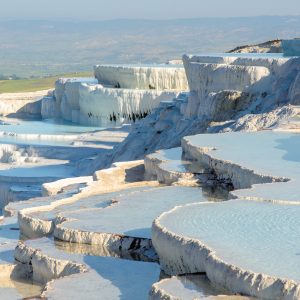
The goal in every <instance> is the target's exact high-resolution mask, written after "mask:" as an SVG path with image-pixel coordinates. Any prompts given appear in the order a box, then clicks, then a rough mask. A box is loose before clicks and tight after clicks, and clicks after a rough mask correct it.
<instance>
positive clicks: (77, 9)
mask: <svg viewBox="0 0 300 300" xmlns="http://www.w3.org/2000/svg"><path fill="white" fill-rule="evenodd" d="M260 15H300V0H284V1H283V0H1V9H0V20H7V19H8V20H14V19H23V20H24V19H26V20H27V19H39V20H41V19H47V20H51V19H60V20H61V19H71V20H107V19H120V18H121V19H124V18H125V19H175V18H176V19H177V18H199V17H240V16H260Z"/></svg>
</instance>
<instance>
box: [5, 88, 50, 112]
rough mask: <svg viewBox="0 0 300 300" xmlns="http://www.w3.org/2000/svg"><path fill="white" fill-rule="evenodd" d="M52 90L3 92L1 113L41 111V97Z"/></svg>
mask: <svg viewBox="0 0 300 300" xmlns="http://www.w3.org/2000/svg"><path fill="white" fill-rule="evenodd" d="M49 92H50V90H43V91H38V92H27V93H2V94H0V115H2V116H7V115H9V114H22V113H23V114H34V115H39V114H40V113H41V101H40V100H41V99H42V98H43V97H44V96H46V95H47V94H48V93H49Z"/></svg>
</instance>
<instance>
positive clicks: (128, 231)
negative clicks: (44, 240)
mask: <svg viewBox="0 0 300 300" xmlns="http://www.w3.org/2000/svg"><path fill="white" fill-rule="evenodd" d="M116 200H117V202H116V203H115V204H114V205H112V206H109V207H107V208H104V209H101V208H92V209H83V210H78V211H77V212H70V213H67V212H65V213H62V214H60V217H61V221H62V223H61V224H58V225H57V226H56V227H55V230H54V236H55V237H56V238H58V239H60V240H63V241H68V242H75V243H87V244H100V245H106V246H107V247H108V248H112V249H115V248H117V249H130V250H132V251H142V252H143V251H147V250H148V249H152V244H151V240H150V238H151V224H152V222H153V220H154V219H155V218H156V217H157V216H158V215H160V214H161V213H162V212H164V211H166V210H168V209H170V208H173V207H174V206H176V205H182V204H187V203H193V202H201V201H204V200H205V198H204V197H203V194H202V190H201V189H200V188H192V187H161V188H154V189H149V190H146V191H144V190H143V191H138V192H135V193H132V194H129V195H123V196H120V197H118V198H117V199H116Z"/></svg>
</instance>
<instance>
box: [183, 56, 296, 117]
mask: <svg viewBox="0 0 300 300" xmlns="http://www.w3.org/2000/svg"><path fill="white" fill-rule="evenodd" d="M183 62H184V66H185V69H186V73H187V78H188V82H189V87H190V91H191V95H190V97H189V101H188V104H187V106H186V109H185V111H184V112H183V113H184V115H185V117H197V118H203V117H207V118H208V119H211V120H214V121H219V120H220V119H222V118H218V119H214V117H215V115H217V116H220V114H222V113H223V111H224V110H220V108H223V109H224V105H225V106H226V105H227V104H228V98H227V97H226V93H225V94H224V95H225V97H224V98H222V97H220V92H224V91H225V92H226V91H231V92H232V93H234V92H243V93H245V94H248V95H249V97H250V99H249V98H247V97H245V94H244V95H242V96H243V97H242V99H239V101H246V102H245V103H244V104H245V105H244V106H246V105H248V106H249V109H251V106H250V105H251V103H256V105H254V109H255V107H257V105H258V103H259V106H260V108H261V110H263V109H266V108H267V107H269V108H270V107H272V106H274V105H278V103H284V102H291V103H293V102H294V103H297V100H296V99H295V98H297V96H296V95H297V94H298V92H297V86H298V83H297V82H296V81H295V79H296V77H297V74H298V73H299V63H300V59H299V58H283V57H282V58H280V57H278V58H276V57H273V58H271V57H266V58H264V57H238V56H226V55H224V56H212V57H210V56H187V55H184V56H183ZM293 83H294V85H293ZM292 85H293V88H292V87H291V86H292ZM215 94H218V97H217V98H216V97H215ZM293 98H294V100H292V99H293ZM235 100H236V99H234V101H235ZM226 102H227V103H226ZM239 106H243V103H239ZM233 107H234V106H233ZM229 108H230V109H231V105H229ZM218 109H219V111H217V112H216V110H218ZM252 109H253V108H252ZM226 112H227V111H226V110H225V113H226ZM249 112H250V110H249Z"/></svg>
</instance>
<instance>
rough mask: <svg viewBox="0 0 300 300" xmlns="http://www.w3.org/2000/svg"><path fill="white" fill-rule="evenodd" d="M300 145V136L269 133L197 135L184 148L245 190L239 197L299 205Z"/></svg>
mask: <svg viewBox="0 0 300 300" xmlns="http://www.w3.org/2000/svg"><path fill="white" fill-rule="evenodd" d="M237 141H239V142H238V144H237ZM299 143H300V138H299V135H298V134H295V133H289V132H277V131H275V132H274V131H270V130H268V131H261V132H253V133H246V132H236V133H226V134H215V135H209V134H208V135H196V136H191V137H185V138H184V139H183V143H182V145H183V148H184V151H185V152H186V153H188V154H189V155H190V156H191V157H193V158H194V159H196V160H199V161H201V162H203V163H204V164H206V165H208V166H209V167H210V168H211V169H213V170H214V171H215V172H216V173H217V175H219V176H220V177H222V178H228V179H230V180H231V181H232V182H233V184H234V186H235V187H237V188H239V187H240V188H244V189H242V190H236V191H234V192H233V194H234V195H235V196H237V197H239V198H245V199H264V200H268V201H279V202H285V203H290V202H291V203H293V204H297V203H298V204H299V201H300V197H299V193H298V191H299V180H300V177H299V171H298V170H299V167H300V160H299V158H298V153H297V149H299V146H300V144H299ZM266 183H267V184H266ZM245 188H246V189H245Z"/></svg>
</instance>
